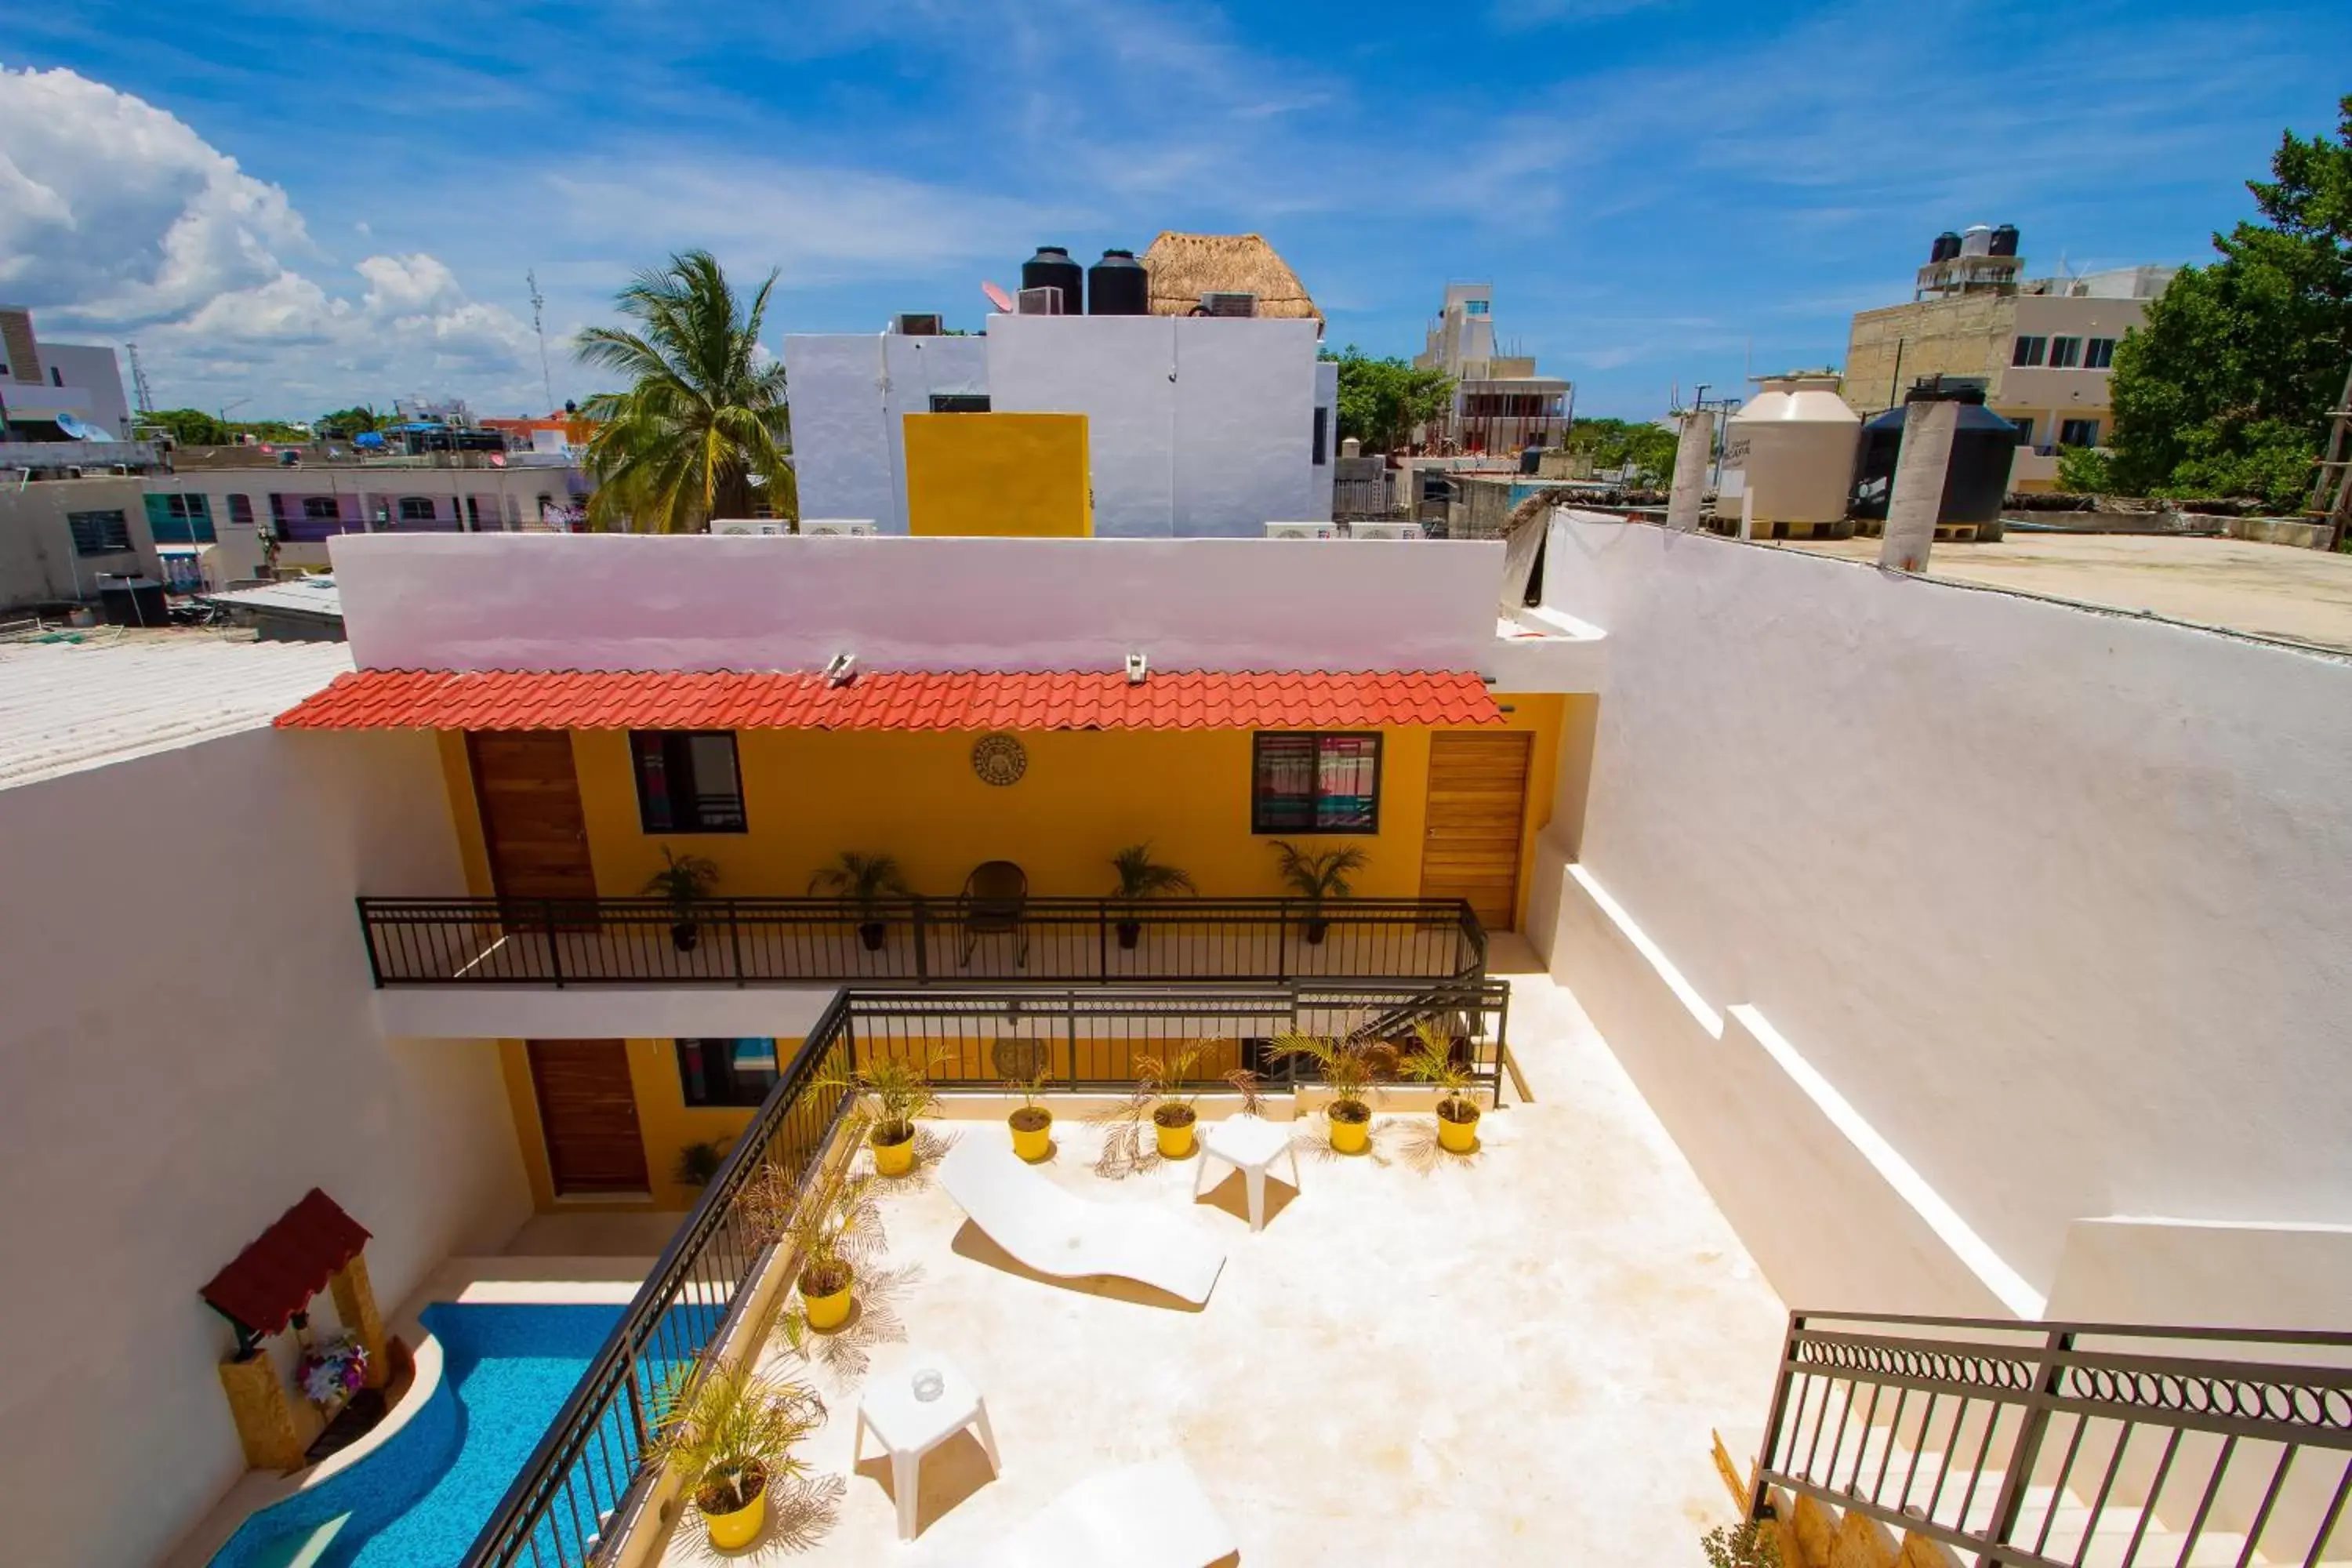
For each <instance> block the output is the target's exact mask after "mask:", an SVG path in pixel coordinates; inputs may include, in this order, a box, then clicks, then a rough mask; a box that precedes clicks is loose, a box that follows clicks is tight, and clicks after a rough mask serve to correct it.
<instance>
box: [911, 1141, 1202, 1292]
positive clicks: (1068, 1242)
mask: <svg viewBox="0 0 2352 1568" xmlns="http://www.w3.org/2000/svg"><path fill="white" fill-rule="evenodd" d="M940 1183H941V1184H943V1185H944V1186H945V1187H946V1188H947V1190H948V1196H950V1197H951V1198H953V1199H955V1201H956V1202H957V1203H958V1204H960V1205H962V1207H963V1212H964V1213H966V1214H968V1215H971V1219H972V1223H973V1224H974V1225H977V1226H980V1228H981V1229H982V1230H984V1231H986V1232H987V1233H988V1236H989V1239H990V1240H992V1241H993V1242H995V1243H996V1245H997V1246H999V1247H1003V1248H1004V1250H1005V1251H1006V1252H1008V1253H1011V1254H1012V1255H1013V1258H1015V1259H1017V1260H1018V1261H1019V1262H1020V1263H1022V1264H1023V1265H1024V1266H1025V1267H1027V1268H1034V1269H1035V1270H1036V1271H1037V1272H1038V1273H1040V1274H1050V1275H1053V1276H1054V1277H1055V1278H1056V1279H1086V1278H1088V1277H1091V1276H1094V1275H1097V1274H1115V1275H1117V1276H1118V1277H1119V1278H1120V1279H1137V1280H1140V1281H1142V1282H1143V1283H1144V1284H1146V1285H1151V1286H1156V1287H1158V1288H1159V1289H1162V1290H1165V1291H1167V1292H1168V1293H1169V1294H1170V1295H1171V1296H1181V1297H1182V1298H1183V1299H1184V1300H1187V1301H1190V1302H1192V1304H1193V1305H1194V1306H1199V1305H1201V1304H1202V1303H1203V1302H1205V1301H1206V1300H1208V1299H1209V1292H1210V1290H1211V1289H1214V1288H1215V1286H1216V1283H1217V1274H1218V1271H1219V1270H1221V1269H1223V1268H1224V1266H1225V1254H1224V1249H1223V1248H1222V1247H1218V1246H1217V1245H1216V1244H1215V1243H1213V1242H1212V1241H1210V1240H1209V1239H1208V1238H1207V1237H1204V1236H1202V1234H1201V1232H1200V1231H1199V1230H1198V1229H1197V1228H1195V1226H1193V1224H1192V1221H1191V1220H1190V1219H1187V1218H1183V1217H1180V1216H1178V1215H1171V1214H1161V1213H1158V1212H1156V1211H1154V1210H1151V1209H1147V1208H1141V1207H1139V1206H1137V1205H1133V1204H1096V1203H1088V1202H1087V1200H1086V1199H1084V1198H1081V1197H1077V1196H1076V1195H1075V1194H1070V1193H1066V1192H1064V1191H1063V1190H1062V1189H1061V1188H1060V1187H1058V1186H1055V1184H1054V1183H1053V1180H1052V1179H1051V1178H1050V1177H1048V1176H1046V1175H1045V1174H1044V1173H1040V1172H1037V1171H1034V1170H1032V1169H1030V1168H1029V1167H1028V1166H1027V1165H1024V1164H1023V1163H1021V1161H1020V1160H1019V1159H1018V1158H1017V1157H1016V1156H1015V1155H1014V1154H1013V1151H1012V1150H1010V1149H1007V1148H1004V1147H1003V1146H1002V1145H999V1144H996V1143H993V1142H981V1141H979V1140H976V1139H971V1138H967V1139H964V1140H963V1141H961V1142H959V1143H957V1144H956V1146H955V1147H954V1148H953V1149H950V1151H948V1156H947V1158H946V1159H944V1160H942V1161H940Z"/></svg>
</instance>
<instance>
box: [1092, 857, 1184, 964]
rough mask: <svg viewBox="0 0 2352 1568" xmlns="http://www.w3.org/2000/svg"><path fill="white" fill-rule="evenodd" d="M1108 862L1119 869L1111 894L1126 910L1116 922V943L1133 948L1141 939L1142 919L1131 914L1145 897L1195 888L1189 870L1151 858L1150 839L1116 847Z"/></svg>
mask: <svg viewBox="0 0 2352 1568" xmlns="http://www.w3.org/2000/svg"><path fill="white" fill-rule="evenodd" d="M1110 863H1111V866H1112V868H1114V869H1116V870H1117V871H1118V887H1117V888H1115V889H1112V892H1111V896H1112V897H1113V898H1115V899H1118V900H1119V902H1120V904H1121V905H1122V906H1123V907H1124V908H1125V910H1127V914H1128V918H1127V919H1125V920H1122V921H1119V922H1118V945H1119V946H1120V947H1122V948H1126V949H1128V950H1129V951H1132V950H1133V949H1134V947H1135V944H1136V943H1137V942H1140V941H1141V940H1142V939H1143V922H1142V921H1139V920H1137V919H1135V918H1134V916H1135V913H1136V910H1135V906H1136V905H1138V904H1139V903H1141V902H1142V901H1143V900H1146V899H1164V898H1166V897H1168V896H1169V895H1170V894H1171V893H1190V892H1192V891H1194V890H1195V889H1194V888H1193V886H1192V874H1191V873H1190V872H1187V871H1181V870H1179V869H1178V868H1175V867H1173V866H1162V865H1160V863H1159V862H1158V861H1156V860H1154V859H1152V858H1151V843H1150V840H1149V839H1146V840H1145V841H1144V842H1143V843H1141V844H1130V845H1129V846H1127V847H1125V848H1123V849H1120V850H1118V851H1117V852H1116V853H1115V854H1113V855H1112V856H1111V858H1110Z"/></svg>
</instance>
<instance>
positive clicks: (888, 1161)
mask: <svg viewBox="0 0 2352 1568" xmlns="http://www.w3.org/2000/svg"><path fill="white" fill-rule="evenodd" d="M914 1168H915V1141H914V1140H913V1139H912V1138H909V1139H908V1140H906V1141H905V1142H901V1143H879V1142H877V1143H875V1144H874V1173H875V1174H876V1175H877V1176H903V1175H905V1174H906V1173H908V1172H909V1171H911V1170H913V1169H914Z"/></svg>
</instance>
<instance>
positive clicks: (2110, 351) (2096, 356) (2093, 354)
mask: <svg viewBox="0 0 2352 1568" xmlns="http://www.w3.org/2000/svg"><path fill="white" fill-rule="evenodd" d="M2115 363H2116V340H2115V339H2113V338H2085V339H2084V340H2083V368H2084V370H2107V369H2111V368H2112V367H2113V366H2114V364H2115Z"/></svg>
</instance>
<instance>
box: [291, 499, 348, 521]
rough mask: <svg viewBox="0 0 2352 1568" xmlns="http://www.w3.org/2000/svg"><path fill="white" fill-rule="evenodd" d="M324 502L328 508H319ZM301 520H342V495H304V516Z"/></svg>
mask: <svg viewBox="0 0 2352 1568" xmlns="http://www.w3.org/2000/svg"><path fill="white" fill-rule="evenodd" d="M322 504H323V505H324V506H325V508H326V510H323V511H321V510H319V509H320V506H321V505H322ZM299 521H303V522H341V521H343V503H342V498H341V497H340V496H304V497H303V498H302V516H301V518H300V520H299Z"/></svg>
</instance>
